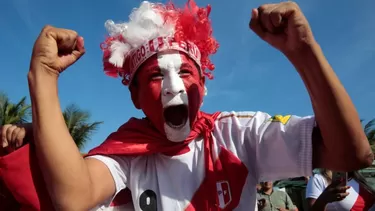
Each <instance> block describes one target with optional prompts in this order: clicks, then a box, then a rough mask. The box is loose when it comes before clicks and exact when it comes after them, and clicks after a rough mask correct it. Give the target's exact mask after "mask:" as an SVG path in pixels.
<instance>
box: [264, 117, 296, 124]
mask: <svg viewBox="0 0 375 211" xmlns="http://www.w3.org/2000/svg"><path fill="white" fill-rule="evenodd" d="M290 117H291V115H286V116H282V115H275V116H273V117H271V118H270V119H269V121H271V122H280V123H281V124H283V125H286V123H288V121H289V119H290Z"/></svg>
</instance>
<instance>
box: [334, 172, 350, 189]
mask: <svg viewBox="0 0 375 211" xmlns="http://www.w3.org/2000/svg"><path fill="white" fill-rule="evenodd" d="M332 182H339V183H340V185H344V186H345V185H346V184H347V183H348V173H347V172H339V171H334V172H332Z"/></svg>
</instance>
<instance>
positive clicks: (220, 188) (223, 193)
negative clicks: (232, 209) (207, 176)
mask: <svg viewBox="0 0 375 211" xmlns="http://www.w3.org/2000/svg"><path fill="white" fill-rule="evenodd" d="M216 190H217V196H218V198H219V207H220V208H221V209H224V208H225V207H226V206H228V204H229V203H230V202H231V201H232V194H231V192H230V187H229V183H228V181H220V182H217V183H216Z"/></svg>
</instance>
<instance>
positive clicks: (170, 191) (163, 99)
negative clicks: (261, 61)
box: [0, 0, 373, 211]
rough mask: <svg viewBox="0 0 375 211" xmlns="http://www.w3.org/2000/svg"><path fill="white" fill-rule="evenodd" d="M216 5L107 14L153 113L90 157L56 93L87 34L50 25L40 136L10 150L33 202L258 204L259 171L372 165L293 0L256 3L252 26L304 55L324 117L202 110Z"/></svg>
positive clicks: (35, 90)
mask: <svg viewBox="0 0 375 211" xmlns="http://www.w3.org/2000/svg"><path fill="white" fill-rule="evenodd" d="M209 13H210V7H206V8H199V7H198V6H197V5H196V4H195V3H194V1H192V0H191V1H188V4H187V5H186V7H185V8H183V9H179V8H176V7H175V6H174V5H173V4H168V5H162V4H152V3H149V2H142V3H141V6H140V7H139V8H137V9H135V10H133V12H132V14H131V15H130V21H129V22H126V23H118V24H116V23H114V22H113V21H107V22H106V28H107V30H108V32H109V37H108V38H107V39H106V41H105V42H104V43H103V44H102V46H101V47H102V49H103V51H104V59H103V61H104V69H105V71H106V73H107V74H108V75H111V76H118V75H119V76H121V77H122V82H123V84H124V85H127V86H129V89H130V92H131V97H132V101H133V103H134V105H135V107H136V108H137V109H142V111H143V112H144V113H145V116H146V117H145V118H143V119H136V118H131V119H130V120H129V121H127V122H126V123H125V124H123V125H122V126H121V127H120V128H119V129H118V130H117V131H115V132H113V133H112V134H111V135H109V137H108V138H107V139H106V140H105V141H104V142H103V143H102V144H101V145H100V146H99V147H97V148H95V149H93V150H91V151H90V152H89V153H88V155H87V156H86V157H85V158H82V156H81V154H80V153H79V151H78V149H77V147H76V146H75V144H74V141H73V140H72V138H71V136H70V135H69V133H68V131H67V129H66V125H65V122H64V120H63V117H62V114H61V109H60V105H59V99H58V95H57V80H58V76H59V74H61V73H62V72H63V71H64V70H65V69H66V68H68V67H69V66H70V65H72V64H73V63H75V62H76V61H77V60H78V59H79V58H80V57H81V56H82V55H83V54H84V52H85V49H84V43H83V38H82V37H80V36H78V34H77V33H76V32H74V31H71V30H66V29H59V28H54V27H51V26H47V27H45V28H44V29H43V30H42V32H41V34H40V36H39V38H38V39H37V41H36V42H35V45H34V49H33V56H32V59H31V63H30V72H29V74H28V80H29V87H30V95H31V100H32V111H33V125H32V127H33V129H32V133H31V132H30V131H28V132H27V133H29V134H30V133H31V134H32V137H33V138H30V140H29V141H30V142H31V144H27V145H26V146H23V147H22V148H20V149H18V150H16V151H14V152H12V153H10V154H9V155H7V156H5V157H2V158H1V159H2V160H0V163H2V165H0V173H1V177H2V180H3V181H4V183H5V184H6V186H7V188H8V189H9V190H10V191H11V193H12V194H13V196H14V198H15V199H16V200H17V201H18V202H19V203H20V204H21V207H23V208H24V209H23V210H28V208H30V207H33V209H34V210H35V209H36V210H51V209H53V208H52V205H53V207H54V208H55V209H57V210H69V211H71V210H90V209H99V210H100V209H103V210H139V211H140V210H149V211H154V210H253V209H257V208H256V207H254V205H256V189H255V187H256V184H258V183H259V182H261V181H268V180H278V179H282V178H288V177H297V176H308V175H310V174H311V173H312V169H313V168H318V167H319V168H328V169H332V170H336V171H354V170H357V169H360V168H363V167H366V166H369V165H370V164H371V162H372V160H373V156H372V154H371V150H370V147H369V143H368V141H367V139H366V136H365V135H364V133H363V130H362V127H361V124H360V121H359V118H358V115H357V112H356V110H355V108H354V106H353V104H352V102H351V100H350V98H349V96H348V94H347V93H346V91H345V89H344V88H343V86H342V85H341V83H340V81H339V80H338V78H337V77H336V75H335V73H334V71H333V70H332V68H331V67H330V65H329V64H328V62H327V60H326V59H325V57H324V55H323V53H322V51H321V49H320V47H319V45H318V44H317V42H316V41H315V40H314V37H313V35H312V32H311V29H310V27H309V24H308V22H307V20H306V18H305V17H304V16H303V14H302V12H301V10H300V9H299V7H298V6H297V5H296V4H295V3H293V2H283V3H279V4H266V5H262V6H261V7H259V8H257V9H253V10H252V18H251V21H250V28H251V29H252V30H253V31H254V32H255V33H256V34H257V35H258V36H259V37H260V38H262V39H263V40H265V41H266V42H268V43H269V44H270V45H272V46H273V47H275V48H276V49H278V50H280V51H281V52H282V53H283V54H284V55H285V56H286V57H287V58H288V59H289V60H290V61H291V63H292V64H293V65H294V66H295V68H296V70H297V72H298V73H299V74H300V76H301V78H302V80H303V81H304V83H305V85H306V88H307V90H308V92H309V94H310V97H311V100H312V105H313V107H314V112H315V117H314V116H307V117H298V116H294V115H288V116H279V115H277V116H270V115H269V114H267V113H263V112H216V113H214V114H207V113H204V112H202V111H200V107H201V105H202V103H203V96H204V95H205V93H206V89H205V80H206V78H208V79H211V78H212V76H211V72H210V71H212V70H213V69H214V66H213V65H212V63H211V61H210V59H209V56H210V55H211V54H213V53H215V52H216V50H217V48H218V44H217V42H216V40H215V39H214V38H213V37H212V29H211V24H210V20H209V18H208V15H209ZM12 128H13V129H12ZM17 131H22V130H21V129H20V127H16V126H7V127H3V129H2V137H3V143H6V142H7V143H8V142H12V141H14V139H16V140H19V139H22V138H23V137H21V138H20V137H19V136H18V132H17ZM9 134H10V135H9ZM338 142H340V143H338ZM7 162H8V163H7ZM17 163H18V164H19V165H17ZM36 164H38V165H39V167H38V165H36ZM15 165H17V167H13V168H12V166H15ZM41 169H42V171H41ZM15 172H18V173H19V174H22V175H23V176H24V179H23V180H22V181H17V180H15V179H14V178H15V174H16V173H15ZM47 190H48V193H49V194H48V195H47V194H46V193H47Z"/></svg>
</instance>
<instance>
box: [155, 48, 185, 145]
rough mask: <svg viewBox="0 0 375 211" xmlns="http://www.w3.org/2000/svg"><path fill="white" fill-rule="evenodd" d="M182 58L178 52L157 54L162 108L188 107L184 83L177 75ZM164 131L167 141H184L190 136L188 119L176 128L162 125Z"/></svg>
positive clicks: (165, 124)
mask: <svg viewBox="0 0 375 211" xmlns="http://www.w3.org/2000/svg"><path fill="white" fill-rule="evenodd" d="M182 63H183V62H182V58H181V56H180V54H179V53H178V52H172V53H165V52H161V53H159V54H158V66H159V68H160V70H161V73H162V74H163V80H162V82H161V92H162V93H161V102H162V104H163V108H167V107H169V106H175V105H182V104H183V105H186V106H188V104H189V102H188V96H187V92H186V89H185V85H184V82H183V80H182V78H181V77H180V75H179V72H180V68H181V65H182ZM164 131H165V134H166V136H167V138H168V140H170V141H173V142H180V141H184V140H185V139H186V138H187V136H188V135H189V134H190V119H189V118H188V120H187V121H186V123H185V124H184V125H181V126H179V127H177V128H175V127H171V126H169V125H168V124H167V123H164Z"/></svg>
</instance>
